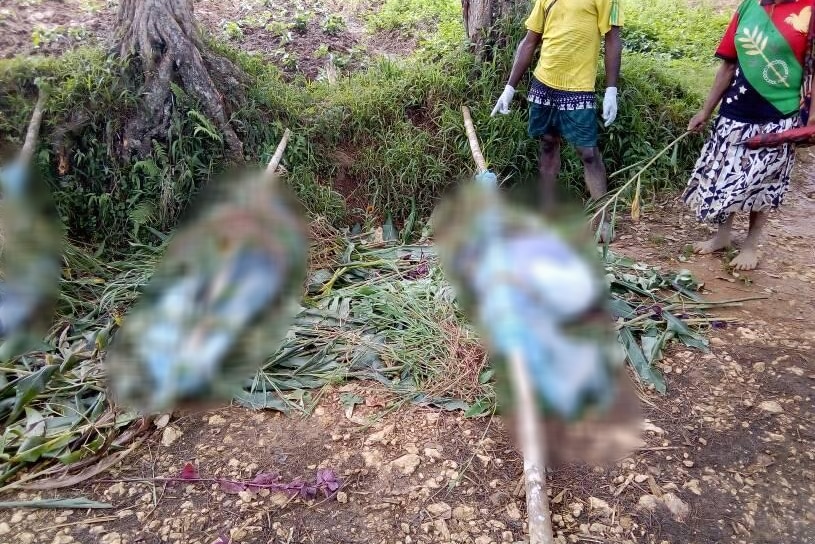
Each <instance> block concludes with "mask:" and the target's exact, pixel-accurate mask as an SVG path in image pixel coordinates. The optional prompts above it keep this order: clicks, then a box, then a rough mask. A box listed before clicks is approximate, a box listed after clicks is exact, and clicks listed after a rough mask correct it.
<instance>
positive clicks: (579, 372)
mask: <svg viewBox="0 0 815 544" xmlns="http://www.w3.org/2000/svg"><path fill="white" fill-rule="evenodd" d="M477 181H478V182H477V183H475V184H466V185H464V186H462V187H461V188H460V189H459V190H458V192H457V194H455V195H454V196H453V197H452V198H451V199H450V200H449V201H447V202H446V203H444V204H443V205H442V206H441V207H440V208H439V210H438V215H437V217H436V219H437V222H436V221H435V220H434V223H435V224H436V225H438V226H439V227H437V234H438V242H439V245H440V247H441V250H442V252H441V255H442V260H443V264H444V268H445V271H446V273H447V275H448V277H449V279H450V280H451V282H452V283H453V284H454V286H455V287H456V289H457V292H458V298H459V301H460V303H461V304H462V307H463V308H464V310H465V311H466V312H467V313H468V315H470V316H471V319H472V320H473V322H474V323H476V324H477V326H478V328H479V330H480V332H481V334H482V335H483V337H484V338H485V339H486V341H487V343H488V344H489V347H490V350H491V352H492V354H493V356H494V360H495V362H497V363H499V364H498V368H497V370H498V372H497V376H498V378H499V391H500V392H501V393H502V394H503V395H502V397H503V398H504V400H505V401H506V397H507V395H508V394H509V389H510V388H509V385H508V384H509V383H510V380H508V379H507V375H506V372H507V365H505V364H503V363H505V362H506V361H507V360H508V359H509V358H510V357H511V356H513V354H517V355H518V357H519V359H520V360H522V361H523V362H524V364H525V366H526V369H527V374H528V375H529V376H530V379H531V381H532V384H533V387H534V391H535V393H536V397H537V399H536V400H537V404H538V406H539V408H540V409H541V411H542V412H544V413H548V414H551V415H554V416H556V419H555V420H553V421H550V422H547V424H546V435H547V437H548V439H547V442H548V444H549V447H548V448H547V449H548V450H549V459H550V462H553V464H557V463H560V462H570V461H574V460H580V461H586V462H589V461H590V462H601V461H608V460H610V459H611V458H613V456H615V455H617V454H625V453H627V452H628V451H629V450H630V448H631V447H632V446H635V445H637V442H638V441H637V437H636V422H637V418H638V401H637V398H636V396H635V395H634V394H633V391H632V389H631V388H630V382H629V381H628V380H627V378H626V377H625V376H624V374H623V372H624V362H625V358H624V354H623V352H622V350H621V347H620V346H619V344H618V342H617V340H616V334H615V332H614V328H613V320H612V318H611V314H610V312H609V311H608V309H607V302H608V301H609V297H610V295H609V293H608V288H607V284H606V281H605V276H604V273H603V269H602V267H601V266H600V262H599V259H598V258H597V255H598V254H597V250H596V247H595V244H592V243H586V244H585V246H581V245H579V244H575V243H572V242H568V241H567V240H566V238H564V237H563V236H561V235H560V234H559V233H558V232H557V230H556V229H555V228H554V226H552V225H549V224H547V223H546V222H544V221H543V219H541V218H539V217H537V216H535V215H533V214H530V213H524V212H522V211H520V210H517V209H514V208H512V207H511V206H509V205H508V204H506V203H505V202H504V200H503V199H502V197H501V194H500V192H499V191H498V189H497V186H496V184H495V181H494V179H493V176H492V174H490V173H489V172H486V173H482V174H481V176H479V178H478V180H477ZM503 404H506V405H510V406H511V405H512V403H509V402H502V405H503ZM614 442H616V445H615V444H614Z"/></svg>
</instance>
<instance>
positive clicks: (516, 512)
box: [507, 502, 521, 521]
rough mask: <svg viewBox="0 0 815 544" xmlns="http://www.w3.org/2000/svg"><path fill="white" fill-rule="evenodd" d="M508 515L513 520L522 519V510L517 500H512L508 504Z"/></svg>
mask: <svg viewBox="0 0 815 544" xmlns="http://www.w3.org/2000/svg"><path fill="white" fill-rule="evenodd" d="M507 516H509V519H511V520H513V521H518V520H519V519H521V510H520V509H519V508H518V505H517V504H516V503H515V502H511V503H509V504H508V505H507Z"/></svg>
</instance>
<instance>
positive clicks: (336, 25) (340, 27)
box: [323, 14, 347, 36]
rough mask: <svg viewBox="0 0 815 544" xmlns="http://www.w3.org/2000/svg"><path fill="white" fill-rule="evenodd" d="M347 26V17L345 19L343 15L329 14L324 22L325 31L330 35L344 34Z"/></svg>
mask: <svg viewBox="0 0 815 544" xmlns="http://www.w3.org/2000/svg"><path fill="white" fill-rule="evenodd" d="M346 28H347V26H346V24H345V19H343V18H342V16H341V15H336V14H334V15H329V16H328V18H327V19H326V20H325V21H324V22H323V32H325V33H326V34H328V35H329V36H337V35H339V34H342V33H343V32H344V31H345V29H346Z"/></svg>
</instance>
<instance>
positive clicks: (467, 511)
mask: <svg viewBox="0 0 815 544" xmlns="http://www.w3.org/2000/svg"><path fill="white" fill-rule="evenodd" d="M801 155H802V157H803V158H804V159H806V161H804V162H803V163H802V164H801V166H800V168H799V169H798V171H797V173H796V179H795V183H794V188H793V190H792V191H791V194H790V198H789V202H788V204H787V206H786V207H785V208H784V209H783V210H782V211H781V212H780V213H778V214H776V215H775V216H774V217H773V220H772V226H771V229H770V233H769V237H768V238H767V240H766V242H765V243H764V246H763V248H762V249H763V253H764V264H763V266H762V267H761V268H760V269H759V270H758V271H756V272H754V273H750V274H743V275H740V276H738V277H737V276H735V275H733V274H731V273H729V272H728V271H727V270H726V267H725V265H724V264H723V263H726V262H727V258H726V256H713V257H691V258H689V259H686V258H685V257H684V255H685V253H684V251H683V248H684V245H685V243H686V241H689V240H693V239H695V238H697V237H699V236H704V235H706V234H707V233H706V229H705V228H704V227H699V226H698V225H696V223H695V222H694V221H693V219H692V217H691V216H690V214H687V213H686V212H685V211H684V209H683V208H682V207H681V206H679V205H678V200H677V199H676V197H675V196H673V197H671V198H670V199H666V201H665V202H663V203H662V204H660V205H658V206H655V207H654V208H653V209H651V210H648V212H647V214H646V215H645V218H644V220H643V221H642V222H641V223H639V224H637V225H633V224H627V225H624V226H623V229H622V235H621V237H620V241H619V242H618V244H617V250H618V251H620V252H622V253H624V254H627V255H629V256H632V257H634V258H640V259H642V260H643V261H645V262H648V263H650V264H660V265H662V266H664V267H666V268H667V267H670V268H673V269H676V268H688V269H690V270H692V271H693V272H694V274H696V275H697V277H698V278H700V279H701V280H702V281H704V282H705V285H706V290H707V297H708V298H709V299H710V300H729V299H734V298H744V297H746V296H766V297H767V298H766V300H761V301H754V302H748V303H745V304H744V305H743V306H742V307H740V308H734V309H730V310H727V311H723V312H718V313H719V314H721V315H723V316H724V317H731V318H735V319H736V320H737V323H734V324H731V325H730V326H729V327H728V328H727V329H725V330H722V331H717V332H715V333H714V335H713V338H712V350H711V353H709V354H703V353H698V352H692V351H688V350H686V349H684V348H673V349H672V350H671V351H670V352H669V354H668V356H667V358H666V359H665V361H664V362H663V363H662V365H661V366H662V368H663V370H664V371H665V372H666V374H667V376H668V380H669V391H668V393H667V395H666V396H664V397H662V396H660V395H658V394H656V393H653V392H648V391H646V392H644V394H643V400H644V403H645V404H644V409H645V414H646V417H647V420H646V421H647V423H646V432H645V435H644V439H645V442H646V444H645V446H644V447H643V448H642V449H640V450H639V451H637V452H636V453H635V454H634V455H632V456H631V457H629V458H626V459H623V460H621V461H620V462H618V463H617V464H616V465H615V466H613V467H612V468H610V469H603V468H599V467H594V468H593V467H580V466H574V467H567V468H564V469H560V470H558V471H557V472H555V473H553V474H552V475H551V481H550V490H551V494H552V509H553V515H554V520H555V527H556V529H557V530H558V532H559V534H560V535H561V536H562V538H563V539H564V540H563V541H565V542H589V543H601V542H627V543H633V542H637V543H653V544H665V543H668V544H712V543H725V542H728V543H729V542H733V543H740V544H764V543H766V544H770V543H776V542H785V543H789V544H804V543H811V542H815V498H813V497H815V408H813V389H815V365H814V364H813V358H815V350H814V349H813V343H815V332H813V330H812V327H811V324H812V323H813V318H815V310H813V307H812V301H813V300H815V272H813V264H815V258H813V253H815V250H813V245H812V240H811V237H812V234H813V227H812V223H811V217H812V216H813V215H815V200H813V198H812V196H813V192H815V175H814V174H815V170H813V165H815V156H813V155H809V154H808V153H807V152H802V153H801ZM342 392H353V393H355V394H358V395H360V396H362V397H364V398H365V399H366V400H367V401H368V404H369V406H359V407H357V409H356V411H355V412H354V413H353V414H348V413H347V412H346V409H345V408H344V407H343V406H342V404H341V402H340V395H341V393H342ZM388 406H389V400H388V397H387V394H386V393H385V392H384V391H382V390H381V389H379V388H378V387H377V386H375V385H371V384H363V383H356V384H349V385H346V386H343V387H342V388H340V389H332V390H328V391H325V392H324V393H323V394H322V395H321V396H320V397H319V402H318V403H317V407H316V409H315V410H314V411H313V414H312V415H311V416H301V415H293V416H292V415H290V416H283V415H280V414H272V413H253V412H250V411H247V410H243V409H238V408H226V409H223V410H219V411H215V412H211V413H209V414H205V415H201V414H197V415H187V416H182V417H180V418H178V419H176V420H174V421H172V422H170V424H169V426H168V427H167V428H165V429H164V430H161V431H157V432H156V433H155V434H154V435H153V436H151V437H150V438H149V439H148V440H147V441H146V442H145V443H144V444H143V445H142V446H141V447H140V448H138V449H137V450H136V451H135V452H134V453H133V454H131V455H130V456H129V457H128V458H126V459H125V460H124V462H123V463H122V464H121V465H120V466H118V467H116V468H115V469H114V470H112V471H109V472H108V473H107V474H105V475H104V476H103V477H100V478H104V479H97V480H95V481H90V482H88V483H86V484H83V485H81V486H79V487H77V488H71V489H67V490H62V491H59V492H45V493H38V494H30V493H29V494H25V493H23V494H20V495H19V497H18V498H20V499H31V498H34V497H57V496H59V497H67V496H85V497H90V498H94V499H97V500H102V501H108V502H110V503H112V504H113V505H114V506H115V509H114V510H113V511H103V512H101V513H93V512H88V511H56V512H55V511H23V510H11V511H8V510H7V511H0V542H21V543H34V542H42V543H52V544H59V543H63V544H64V543H71V542H81V543H86V542H88V543H89V542H100V543H102V544H116V543H131V542H133V543H159V542H171V543H179V544H180V543H191V544H192V543H198V544H214V543H220V544H223V543H226V542H231V543H239V542H246V543H275V544H282V543H366V544H367V543H377V544H378V543H383V544H384V543H389V544H391V543H400V544H409V543H448V542H461V543H470V544H472V543H476V544H490V543H493V542H494V543H499V542H519V541H523V538H524V529H525V528H524V521H523V520H524V499H523V494H522V491H521V490H520V489H519V485H518V483H519V479H520V477H521V470H522V466H521V465H522V463H521V460H520V459H519V457H518V454H517V453H516V452H515V450H514V448H513V446H512V444H511V443H510V441H509V438H508V433H507V432H506V430H505V429H504V427H503V423H502V422H501V421H500V420H499V419H498V418H493V419H482V420H468V419H464V418H463V417H462V416H461V415H459V414H455V413H440V412H436V411H431V410H427V409H423V408H418V407H402V408H400V409H398V410H395V409H390V408H388ZM187 463H192V464H194V465H195V466H196V467H197V468H198V471H199V472H200V475H201V476H202V477H216V478H242V479H251V478H252V477H253V476H254V475H255V474H257V473H269V472H273V473H276V474H279V475H280V477H281V478H282V480H283V481H291V480H295V479H296V478H298V477H300V478H305V479H313V477H314V475H315V473H316V471H317V470H318V469H320V468H330V469H332V470H334V471H335V472H336V474H337V475H338V476H339V478H340V479H341V480H342V487H341V489H340V493H339V494H337V495H336V496H334V497H331V498H329V499H325V498H322V497H318V498H317V499H316V500H311V501H304V500H301V499H299V498H295V499H291V498H290V497H288V496H287V495H283V494H274V493H271V494H268V493H265V492H259V493H243V494H240V495H232V494H228V493H225V491H224V489H223V488H222V487H220V486H218V485H217V484H206V483H205V484H193V483H187V482H183V483H180V484H172V483H156V482H151V481H140V479H148V480H149V479H152V478H155V477H176V476H178V475H179V474H180V473H181V471H182V470H183V468H184V466H185V465H186V464H187Z"/></svg>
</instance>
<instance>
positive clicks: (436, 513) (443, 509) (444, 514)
mask: <svg viewBox="0 0 815 544" xmlns="http://www.w3.org/2000/svg"><path fill="white" fill-rule="evenodd" d="M426 510H427V513H428V514H430V515H431V516H433V517H434V518H437V519H450V518H451V517H453V511H452V509H451V508H450V505H449V504H447V503H446V502H437V503H435V504H431V505H430V506H428V507H427V508H426Z"/></svg>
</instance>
